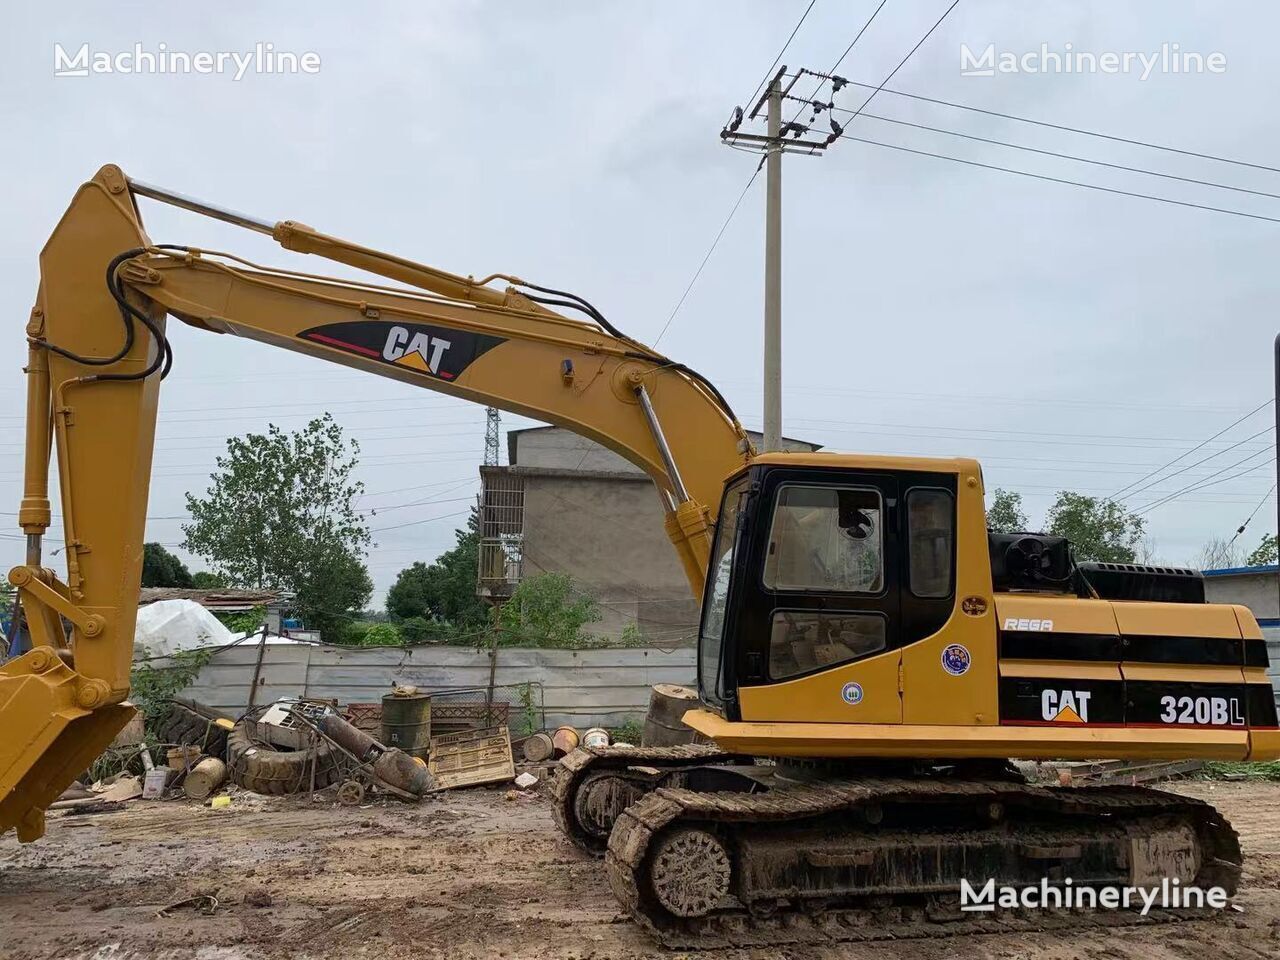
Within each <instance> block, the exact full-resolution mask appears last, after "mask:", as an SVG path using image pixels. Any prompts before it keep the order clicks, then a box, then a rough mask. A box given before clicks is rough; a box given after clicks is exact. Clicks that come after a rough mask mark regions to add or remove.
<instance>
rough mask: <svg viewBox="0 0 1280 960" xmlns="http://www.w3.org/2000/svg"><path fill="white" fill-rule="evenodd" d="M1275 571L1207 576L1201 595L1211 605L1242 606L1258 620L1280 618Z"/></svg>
mask: <svg viewBox="0 0 1280 960" xmlns="http://www.w3.org/2000/svg"><path fill="white" fill-rule="evenodd" d="M1276 577H1277V574H1276V569H1275V567H1261V568H1259V572H1256V573H1255V572H1252V571H1250V570H1249V569H1248V568H1247V567H1246V568H1243V569H1241V570H1240V571H1239V572H1231V573H1216V572H1208V573H1206V574H1205V577H1204V595H1205V599H1206V600H1208V601H1209V602H1210V603H1243V604H1244V605H1245V606H1246V607H1248V608H1249V609H1250V610H1252V611H1253V615H1254V616H1255V617H1257V618H1258V619H1259V620H1275V619H1276V618H1278V617H1280V592H1278V591H1280V585H1277V583H1276Z"/></svg>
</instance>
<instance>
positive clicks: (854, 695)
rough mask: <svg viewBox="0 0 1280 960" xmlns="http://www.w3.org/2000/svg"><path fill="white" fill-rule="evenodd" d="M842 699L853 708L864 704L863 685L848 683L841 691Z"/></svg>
mask: <svg viewBox="0 0 1280 960" xmlns="http://www.w3.org/2000/svg"><path fill="white" fill-rule="evenodd" d="M840 699H841V700H843V701H844V702H845V703H847V704H849V706H851V707H856V706H857V705H858V704H860V703H861V702H862V684H860V683H846V684H845V685H844V687H843V688H842V689H841V690H840Z"/></svg>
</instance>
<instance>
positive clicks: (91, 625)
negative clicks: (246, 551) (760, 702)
mask: <svg viewBox="0 0 1280 960" xmlns="http://www.w3.org/2000/svg"><path fill="white" fill-rule="evenodd" d="M138 197H148V198H151V199H155V200H160V201H163V202H167V203H171V204H174V205H177V206H180V207H183V208H185V209H188V210H190V211H192V212H195V213H200V214H203V215H206V216H211V217H214V218H216V219H219V220H223V221H226V222H229V223H233V224H236V225H238V226H242V227H245V228H247V229H251V230H255V231H258V232H261V233H266V234H270V235H271V236H273V237H274V238H275V239H276V240H277V241H278V242H279V243H280V244H281V245H282V246H283V247H285V248H286V249H289V250H293V251H296V252H300V253H305V254H312V255H316V256H319V257H322V258H325V259H327V260H332V261H334V262H338V263H342V264H344V265H347V266H350V267H356V268H359V269H362V270H364V271H367V272H369V273H372V274H376V275H378V276H380V277H383V278H385V279H386V280H389V281H393V282H394V285H392V284H380V283H358V282H350V281H341V280H336V279H333V278H331V277H325V276H320V275H315V274H306V273H299V272H291V271H285V270H276V269H270V268H266V267H259V266H257V265H254V264H251V263H249V262H247V261H244V260H242V259H240V258H238V257H235V256H233V255H229V254H224V255H219V254H216V253H212V252H209V251H202V250H196V249H192V248H187V247H175V246H157V245H155V244H153V243H152V241H151V240H150V239H149V238H148V237H147V235H146V233H145V231H144V230H143V226H142V221H141V217H140V215H139V210H138V204H137V199H138ZM40 277H41V280H40V289H39V294H38V297H37V302H36V305H35V307H34V308H33V310H32V312H31V318H30V322H29V323H28V326H27V338H28V344H29V349H28V361H27V368H26V372H27V385H28V395H27V449H26V470H25V478H24V484H25V486H24V494H23V500H22V504H21V508H20V512H19V518H18V523H19V526H20V527H21V528H22V530H23V532H24V534H25V535H26V540H27V555H26V560H25V563H24V564H23V565H21V566H19V567H16V568H14V569H13V570H12V571H11V573H10V574H9V579H10V582H11V583H12V584H13V585H14V586H16V587H17V590H18V600H19V603H20V605H21V609H22V611H23V613H24V615H25V621H26V623H27V624H28V629H29V630H30V632H31V639H32V645H33V649H32V651H31V652H30V653H28V654H26V655H24V656H22V657H18V658H15V659H13V660H11V661H9V662H8V663H6V664H4V665H3V666H0V726H2V727H3V728H4V729H5V730H6V731H16V735H10V734H7V735H6V737H5V738H4V739H3V741H0V831H4V830H7V829H9V828H11V827H12V828H16V829H17V831H18V834H19V837H20V838H21V839H23V840H31V839H34V838H36V837H38V836H39V835H40V834H41V833H42V832H43V814H42V812H41V811H42V810H43V809H44V808H45V807H46V806H47V805H48V804H49V803H50V802H52V800H53V799H55V798H56V797H57V795H58V794H59V793H60V792H61V791H62V790H63V789H64V788H65V787H66V786H67V785H68V784H69V783H70V782H71V781H72V780H73V779H74V778H75V777H76V776H78V775H79V774H80V773H82V772H83V771H84V769H85V768H86V767H87V765H88V763H89V762H91V761H92V759H93V758H94V757H96V756H97V755H98V754H99V753H100V752H101V751H102V750H103V749H104V748H105V747H106V746H107V745H108V744H109V743H110V741H111V740H112V739H113V738H114V737H115V735H116V734H117V733H118V731H119V730H120V729H121V728H122V727H123V726H124V724H125V723H126V722H128V719H129V717H130V716H131V715H132V708H131V707H129V706H128V705H127V703H126V702H125V700H126V697H127V695H128V690H129V669H130V660H131V655H132V648H133V632H134V625H135V619H136V614H137V601H138V584H139V580H140V574H141V565H142V552H143V538H144V534H145V529H144V527H145V516H146V507H147V495H148V487H149V482H150V471H151V455H152V450H153V447H154V442H155V425H156V415H157V409H158V403H159V393H160V381H161V379H162V376H163V374H164V373H166V372H167V371H168V368H169V365H170V363H171V362H172V352H171V349H170V347H169V343H168V340H167V337H166V332H165V319H166V316H173V317H176V318H178V319H180V320H182V321H183V322H185V323H187V324H190V325H192V326H194V327H198V328H201V329H204V330H209V331H212V332H215V333H230V334H235V335H237V336H242V337H248V338H250V339H253V340H259V341H262V342H264V343H268V344H271V345H274V346H278V347H284V348H286V349H289V350H294V351H298V352H300V353H306V354H309V355H311V356H315V357H318V358H321V359H324V360H329V361H333V362H336V363H341V364H343V365H345V366H348V367H353V368H355V369H359V370H364V371H367V372H369V373H374V374H378V375H381V376H386V377H391V378H393V379H396V380H401V381H403V382H406V383H411V384H414V385H417V386H421V387H425V388H427V389H430V390H435V391H439V392H441V393H445V394H449V395H452V396H458V397H463V398H465V399H468V400H474V401H477V402H479V403H483V404H488V405H492V406H496V407H499V408H501V409H504V410H508V411H511V412H513V413H518V414H522V415H525V416H529V417H533V418H536V419H539V420H543V421H547V422H550V423H554V424H557V425H561V426H565V427H568V428H569V429H572V430H574V431H575V432H577V433H579V434H582V435H583V436H586V437H589V438H591V439H593V440H596V441H598V442H599V443H601V444H603V445H605V446H606V447H609V448H610V449H612V450H614V451H615V452H617V453H618V454H620V455H621V456H623V457H625V458H626V459H628V460H630V461H631V462H633V463H635V464H636V465H637V466H639V467H640V468H641V469H643V470H644V471H645V472H646V473H648V474H649V475H650V476H651V477H652V478H653V479H654V482H655V484H656V486H657V488H658V491H659V495H660V496H661V498H662V502H663V505H664V508H665V510H666V515H667V519H666V528H667V532H668V534H669V536H670V537H671V540H672V542H673V544H674V545H675V547H676V550H677V553H678V555H679V557H680V560H681V563H682V565H683V567H684V569H685V571H686V574H687V576H688V579H689V582H690V586H691V588H692V589H693V591H694V593H695V595H696V594H698V593H700V592H701V589H702V585H703V580H704V577H705V574H706V568H707V563H708V554H709V547H710V531H711V528H712V524H713V523H714V516H713V511H714V510H715V509H716V507H717V505H718V503H719V497H720V491H721V487H722V483H723V481H724V478H725V477H726V475H728V474H730V473H732V472H733V471H735V470H737V469H738V468H740V467H741V466H742V465H744V464H745V463H746V462H747V461H748V460H749V458H750V456H751V453H752V451H751V448H750V444H749V442H748V440H747V437H746V434H745V432H744V431H743V429H742V427H741V425H740V424H739V423H738V421H737V420H736V419H735V417H734V416H733V413H732V411H731V410H729V408H728V406H727V404H726V403H725V402H724V400H723V398H722V397H720V395H719V394H718V393H717V392H716V391H715V389H714V387H712V386H711V385H710V384H709V383H708V382H707V381H705V380H704V379H702V378H701V377H700V376H698V375H697V374H696V373H695V372H693V371H691V370H689V369H688V368H686V367H683V366H682V365H680V364H676V363H673V362H672V361H670V360H668V359H667V358H665V357H663V356H661V355H660V354H658V353H656V352H654V351H653V350H651V349H649V348H648V347H645V346H644V345H643V344H640V343H638V342H636V341H634V340H632V339H630V338H628V337H625V336H624V335H622V334H621V333H620V332H619V331H617V329H616V328H614V327H612V325H610V324H609V322H608V321H607V320H605V318H604V317H603V316H602V315H600V314H599V312H598V311H596V310H595V308H594V307H592V306H591V305H590V304H588V303H587V302H586V301H584V300H582V299H581V298H579V297H576V296H574V295H572V294H566V293H563V292H561V291H556V290H551V289H549V288H545V287H538V286H535V285H532V284H527V283H525V282H523V281H520V280H519V279H518V278H515V277H509V276H505V275H494V276H490V277H487V278H485V279H483V280H479V281H477V280H475V279H473V278H471V277H462V276H457V275H454V274H450V273H446V272H444V271H441V270H437V269H434V268H431V267H427V266H424V265H421V264H417V263H414V262H413V261H410V260H407V259H404V258H402V257H397V256H394V255H392V254H387V253H382V252H379V251H377V250H373V249H370V248H367V247H362V246H358V245H356V244H353V243H350V242H347V241H344V240H340V239H337V238H334V237H330V236H326V235H324V234H321V233H319V232H317V231H315V230H313V229H312V228H310V227H307V226H305V225H303V224H300V223H297V222H294V221H284V222H280V223H269V222H267V221H264V220H260V219H257V218H254V217H249V216H246V215H243V214H238V213H234V212H232V211H228V210H223V209H221V208H218V207H214V206H212V205H210V204H206V203H203V202H200V201H197V200H193V199H191V198H189V197H185V196H183V195H181V194H177V193H174V192H172V191H167V190H164V189H161V188H158V187H154V186H151V185H148V184H142V183H139V182H135V181H131V180H129V179H128V178H127V177H126V176H125V175H124V173H123V172H122V171H121V170H120V169H119V168H118V167H115V166H106V167H103V168H102V169H101V170H99V171H98V173H97V174H96V175H95V176H94V178H93V179H92V180H90V181H89V182H87V183H85V184H83V185H82V186H81V188H80V189H79V191H78V192H77V193H76V196H75V198H74V200H73V201H72V203H71V205H70V207H69V208H68V209H67V211H66V213H65V214H64V215H63V217H62V219H61V220H60V221H59V223H58V225H57V227H56V228H55V230H54V231H53V234H52V236H51V237H50V239H49V241H48V243H47V244H46V245H45V248H44V250H43V251H42V253H41V256H40ZM498 281H501V282H504V283H505V286H504V287H503V288H502V289H497V288H495V287H494V286H492V284H494V283H495V282H498ZM549 306H559V307H566V308H571V309H573V310H576V311H578V312H580V313H581V314H583V315H584V316H585V319H574V318H571V317H568V316H566V315H564V314H562V313H558V312H555V311H553V310H551V309H549ZM51 454H52V455H56V457H57V461H56V462H57V465H58V480H59V483H60V486H61V489H60V491H59V492H60V500H61V506H62V512H61V523H62V528H63V532H64V540H65V543H64V547H65V558H66V574H65V579H64V578H62V577H60V576H59V575H58V574H56V573H55V572H54V571H53V570H51V569H49V568H47V567H45V566H44V565H43V555H44V554H43V539H44V537H45V534H46V531H47V530H48V528H49V525H50V521H51V518H52V512H51V509H50V502H49V491H48V484H49V464H50V459H51ZM677 464H678V465H679V466H678V467H677ZM64 621H65V622H66V623H69V624H70V627H71V629H70V635H69V636H67V635H66V633H65V631H64V628H63V622H64Z"/></svg>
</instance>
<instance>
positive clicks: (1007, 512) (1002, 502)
mask: <svg viewBox="0 0 1280 960" xmlns="http://www.w3.org/2000/svg"><path fill="white" fill-rule="evenodd" d="M987 529H988V530H990V531H992V532H993V533H1018V532H1020V531H1023V530H1026V529H1027V515H1026V514H1025V513H1023V512H1022V494H1020V493H1014V492H1013V491H1012V490H1002V489H1001V488H999V487H996V489H995V491H994V492H993V493H992V494H991V506H989V507H987Z"/></svg>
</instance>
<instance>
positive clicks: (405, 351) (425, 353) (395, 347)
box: [382, 327, 453, 374]
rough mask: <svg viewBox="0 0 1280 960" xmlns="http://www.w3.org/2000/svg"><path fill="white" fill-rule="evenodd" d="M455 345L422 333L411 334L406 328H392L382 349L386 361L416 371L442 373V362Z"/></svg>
mask: <svg viewBox="0 0 1280 960" xmlns="http://www.w3.org/2000/svg"><path fill="white" fill-rule="evenodd" d="M451 346H453V344H452V343H451V342H450V341H448V340H442V339H441V338H440V337H433V336H430V335H429V334H427V333H423V332H421V331H419V332H415V333H413V334H410V333H409V331H408V330H406V329H405V328H404V327H392V328H391V329H389V330H388V331H387V342H386V344H385V345H384V346H383V348H382V357H383V359H384V360H390V361H391V362H392V363H401V364H404V365H405V366H407V367H413V368H414V369H416V370H426V371H428V372H430V373H435V374H438V373H439V372H440V360H441V359H442V358H443V357H444V354H445V351H446V350H448V349H449V348H450V347H451Z"/></svg>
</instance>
